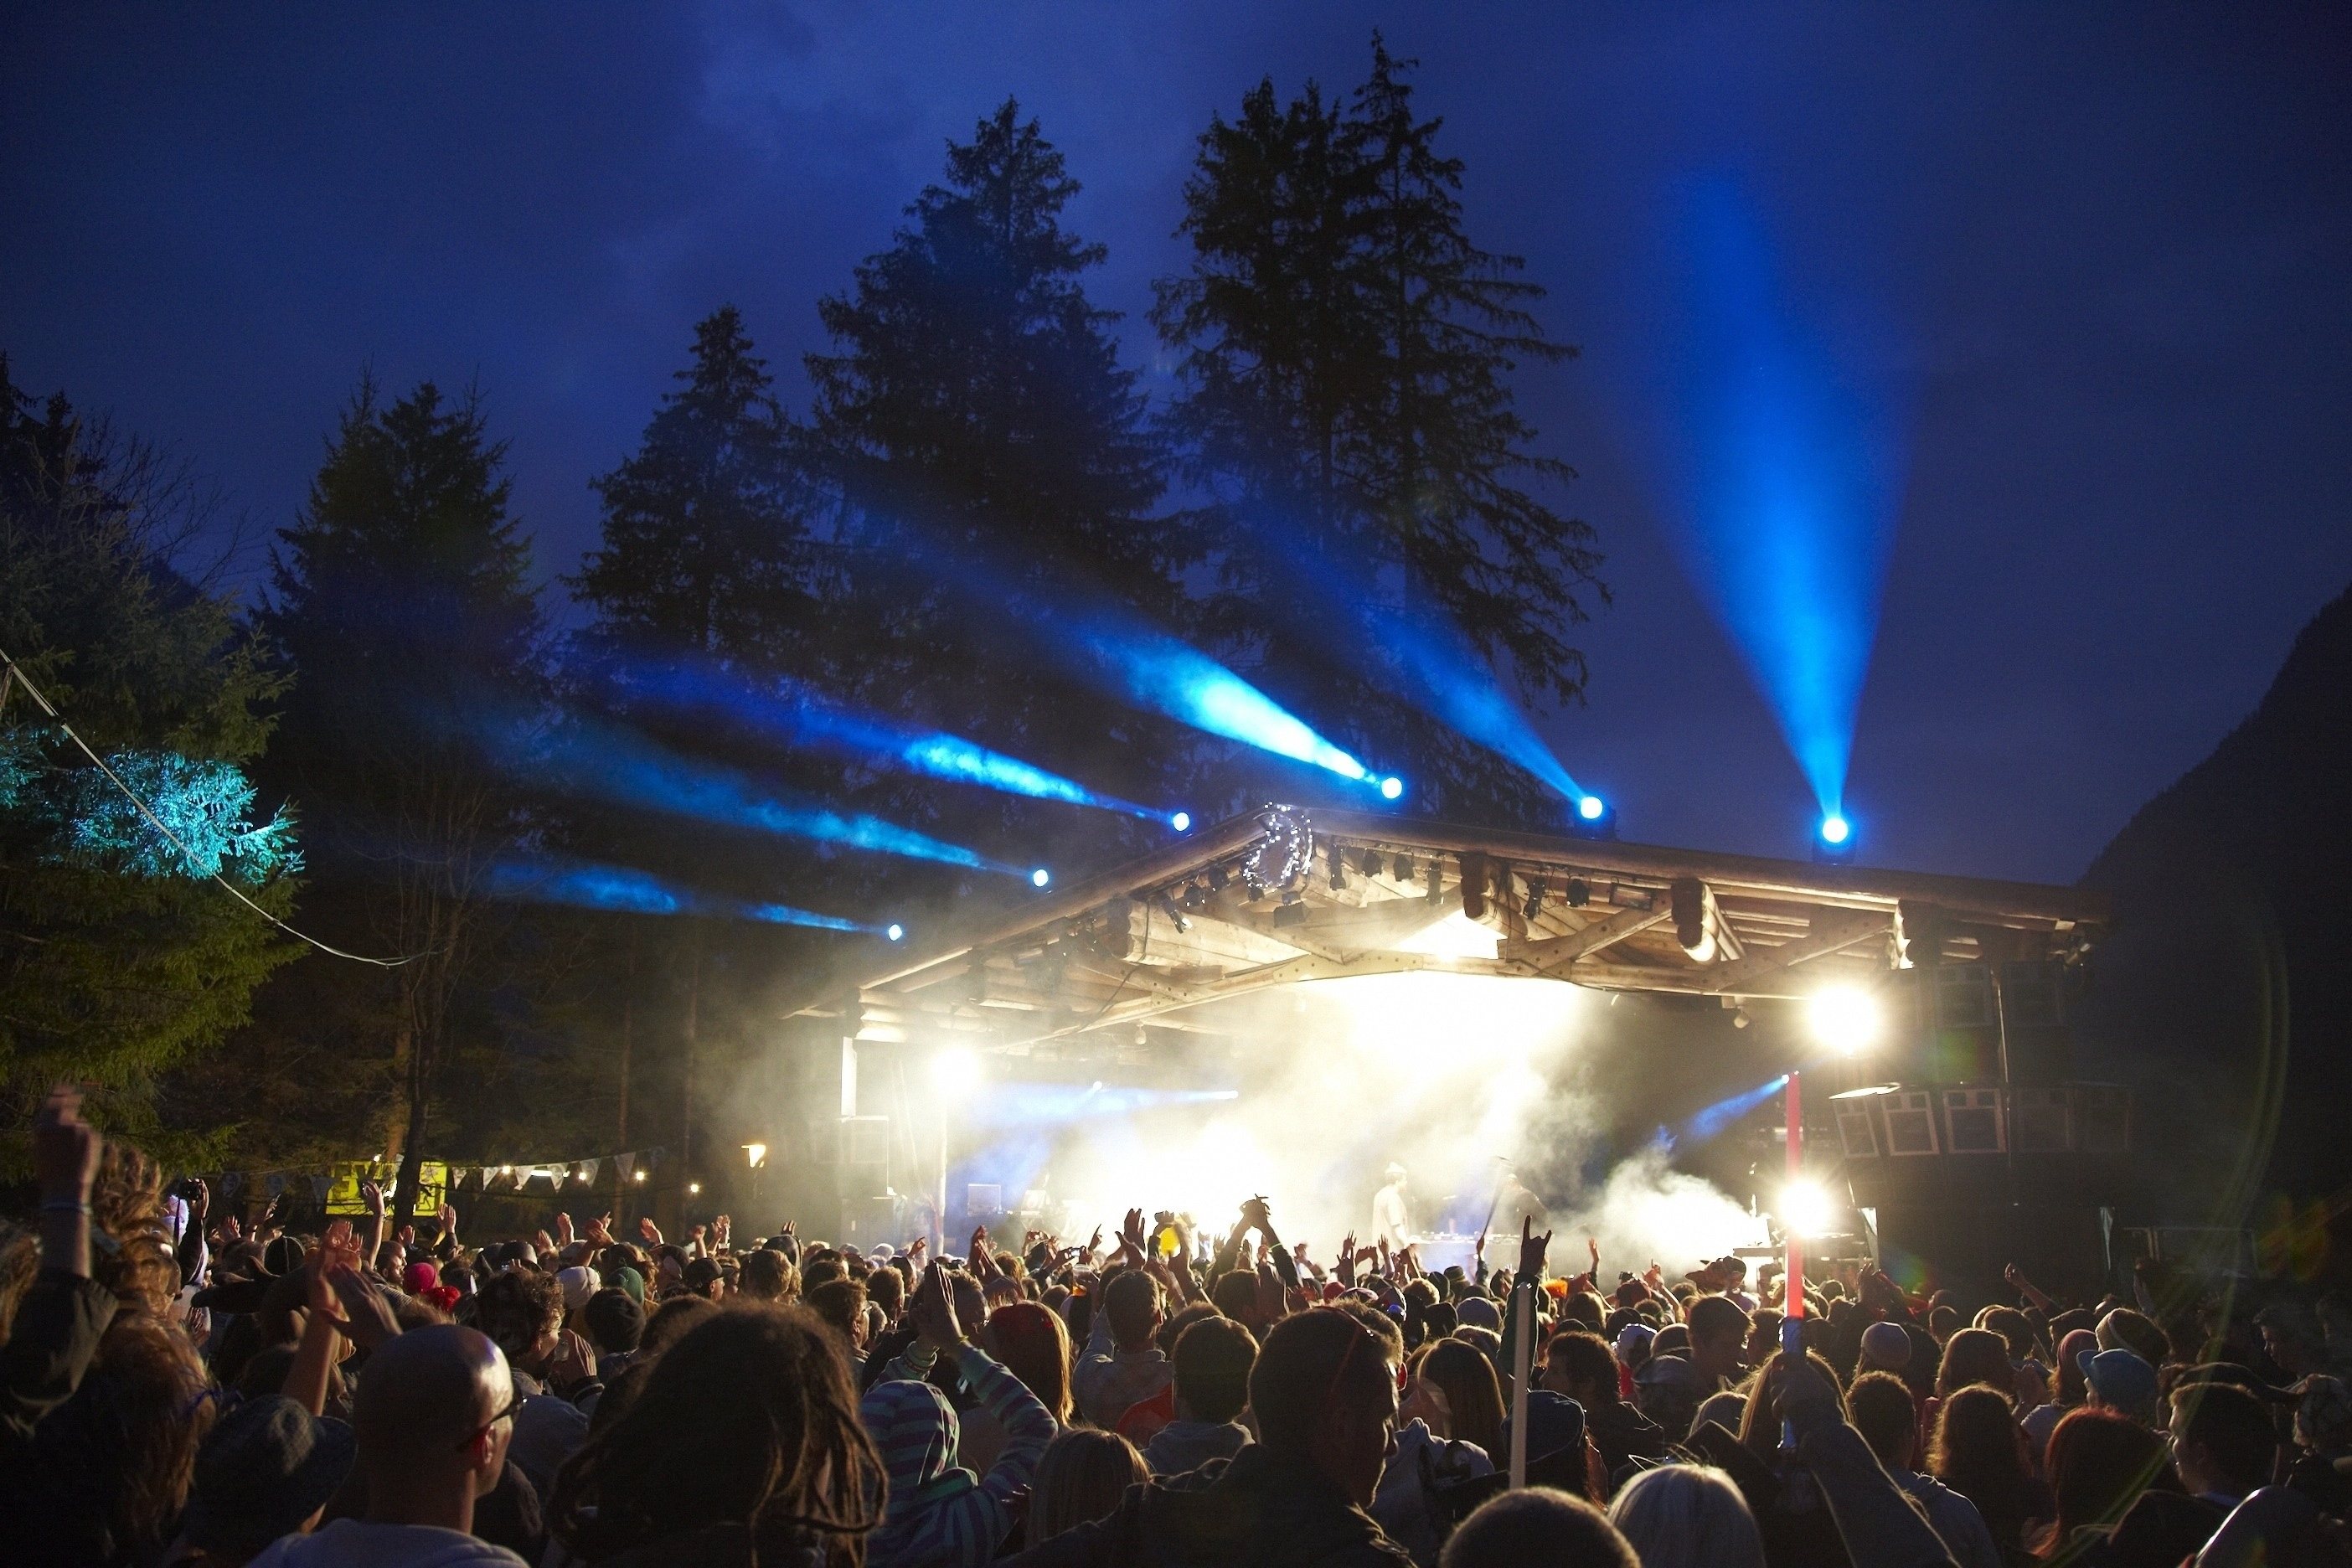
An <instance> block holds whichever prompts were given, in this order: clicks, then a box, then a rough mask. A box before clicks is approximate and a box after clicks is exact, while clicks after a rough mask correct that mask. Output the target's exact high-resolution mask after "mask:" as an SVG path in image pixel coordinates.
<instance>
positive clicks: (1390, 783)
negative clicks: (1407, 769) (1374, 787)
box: [1381, 773, 1404, 800]
mask: <svg viewBox="0 0 2352 1568" xmlns="http://www.w3.org/2000/svg"><path fill="white" fill-rule="evenodd" d="M1403 794H1404V780H1402V779H1401V778H1398V777H1397V776H1396V775H1395V774H1394V773H1391V774H1390V775H1389V776H1388V777H1387V778H1384V779H1382V780H1381V799H1382V800H1395V799H1396V798H1398V797H1399V796H1400V795H1403Z"/></svg>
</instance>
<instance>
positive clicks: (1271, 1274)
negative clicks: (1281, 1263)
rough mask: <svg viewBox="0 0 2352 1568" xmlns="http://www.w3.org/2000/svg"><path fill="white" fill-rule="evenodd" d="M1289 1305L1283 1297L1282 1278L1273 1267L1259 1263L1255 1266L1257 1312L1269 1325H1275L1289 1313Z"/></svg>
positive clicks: (1269, 1264)
mask: <svg viewBox="0 0 2352 1568" xmlns="http://www.w3.org/2000/svg"><path fill="white" fill-rule="evenodd" d="M1289 1310H1290V1305H1289V1302H1288V1301H1287V1300H1285V1299H1284V1297H1283V1293H1282V1276H1281V1275H1279V1274H1276V1272H1275V1271H1274V1265H1273V1264H1271V1263H1265V1262H1261V1263H1260V1264H1259V1265H1258V1266H1257V1312H1258V1316H1259V1317H1261V1318H1264V1319H1265V1321H1267V1322H1268V1323H1269V1324H1271V1323H1277V1322H1280V1321H1282V1319H1283V1318H1284V1317H1285V1316H1286V1315H1287V1314H1288V1312H1289Z"/></svg>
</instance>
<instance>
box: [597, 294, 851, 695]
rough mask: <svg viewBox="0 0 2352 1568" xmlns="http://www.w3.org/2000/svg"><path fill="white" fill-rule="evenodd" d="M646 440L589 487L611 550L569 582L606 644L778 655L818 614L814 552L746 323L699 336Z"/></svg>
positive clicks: (733, 319)
mask: <svg viewBox="0 0 2352 1568" xmlns="http://www.w3.org/2000/svg"><path fill="white" fill-rule="evenodd" d="M677 381H678V383H679V387H678V389H677V391H676V392H673V393H672V394H670V395H669V396H668V397H667V398H666V399H664V400H663V403H662V406H661V408H660V410H659V411H658V412H657V413H656V415H655V416H654V418H653V422H652V423H651V424H650V425H648V426H646V433H645V439H644V441H643V443H642V444H641V445H640V446H639V447H638V448H637V450H636V451H635V453H634V454H632V455H631V456H630V457H629V458H627V459H626V460H625V461H624V462H623V463H622V464H621V465H620V467H618V468H614V470H613V471H612V472H611V473H609V474H606V475H604V477H603V478H601V479H597V480H596V481H594V485H595V489H596V492H597V494H598V496H599V497H600V498H601V499H602V500H603V501H604V547H603V548H602V549H600V550H596V551H593V552H590V553H589V556H588V558H587V561H586V562H585V563H584V564H583V569H582V571H581V573H580V575H579V577H578V578H577V579H576V580H575V582H574V584H573V585H574V587H575V589H576V590H577V591H578V593H579V595H580V597H581V598H582V599H583V601H584V602H586V603H587V604H589V605H592V606H593V608H594V610H595V614H596V623H595V627H594V637H595V638H596V639H597V640H598V641H599V642H601V643H603V644H604V645H606V646H629V645H633V644H650V645H653V646H656V647H665V648H669V649H675V650H679V651H691V652H693V653H697V654H704V655H716V656H721V657H725V658H762V659H767V660H770V661H773V660H775V659H777V658H779V657H780V656H781V655H782V652H783V650H784V645H786V644H787V643H789V642H791V641H792V640H793V638H794V637H795V636H796V635H797V634H798V633H800V632H801V631H802V630H803V629H804V628H805V627H806V626H807V625H808V623H809V622H810V621H811V620H812V619H814V600H813V597H812V595H811V593H810V587H811V580H812V572H813V558H812V553H811V549H810V545H809V542H808V538H807V528H806V525H805V522H804V520H803V510H804V502H803V496H802V488H803V487H802V486H801V484H800V482H799V479H798V476H797V470H796V468H794V466H793V459H792V454H791V450H790V445H789V432H788V430H787V426H786V424H785V420H784V416H783V411H782V408H780V407H779V406H778V405H777V404H776V400H775V396H774V394H773V391H772V387H773V385H774V378H773V377H772V376H770V375H769V374H768V371H767V363H766V362H765V361H763V360H761V358H759V357H758V356H757V355H756V354H755V353H752V345H751V338H750V336H749V335H748V334H747V333H746V332H745V331H744V330H743V319H742V316H741V314H740V312H738V311H737V310H736V309H735V307H734V306H732V305H728V306H723V307H721V308H720V309H719V310H716V311H714V312H713V313H712V314H711V315H710V316H709V318H708V319H706V320H705V321H702V322H701V323H699V324H698V326H697V327H696V328H695V330H694V363H693V364H692V365H690V366H689V367H688V368H687V369H685V370H682V371H679V372H678V373H677Z"/></svg>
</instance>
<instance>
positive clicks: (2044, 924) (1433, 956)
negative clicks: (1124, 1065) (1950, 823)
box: [785, 806, 2107, 1055]
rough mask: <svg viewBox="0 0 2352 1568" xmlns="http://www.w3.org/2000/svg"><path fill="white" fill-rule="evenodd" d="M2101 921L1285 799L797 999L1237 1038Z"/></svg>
mask: <svg viewBox="0 0 2352 1568" xmlns="http://www.w3.org/2000/svg"><path fill="white" fill-rule="evenodd" d="M1335 866H1336V868H1337V873H1338V874H1337V875H1336V876H1335V875H1334V874H1333V872H1334V868H1335ZM2106 918H2107V912H2106V907H2105V900H2103V898H2102V897H2101V896H2100V895H2098V894H2096V893H2095V892H2091V891H2087V890H2084V889H2074V888H2056V887H2043V886H2039V885H2035V884H2032V883H2022V882H1999V881H1984V880H1979V879H1971V878H1962V877H1944V876H1932V875H1927V874H1924V873H1918V872H1910V871H1894V870H1883V869H1877V868H1868V867H1861V866H1839V865H1817V864H1813V863H1811V862H1806V861H1793V860H1774V859H1766V858H1759V857H1754V856H1744V855H1721V854H1709V853H1706V852H1703V851H1697V850H1688V849H1671V848H1665V847H1659V846H1654V845H1646V844H1625V843H1619V842H1616V841H1614V840H1607V839H1601V840H1596V839H1586V838H1580V837H1546V836H1541V835H1535V834H1523V833H1507V832H1499V831H1496V830H1493V829H1487V828H1474V827H1463V826H1452V825H1449V824H1445V823H1440V822H1428V821H1421V820H1415V819H1412V818H1408V817H1400V816H1385V815H1381V814H1378V813H1369V812H1346V811H1309V810H1305V809H1300V808H1294V807H1286V806H1268V807H1266V808H1265V809H1263V810H1261V811H1258V812H1254V813H1252V814H1250V815H1247V816H1239V817H1234V818H1232V819H1230V820H1228V821H1225V822H1222V823H1219V824H1217V825H1215V826H1209V827H1204V828H1202V829H1200V830H1199V831H1197V832H1195V833H1193V834H1192V835H1191V836H1189V837H1185V838H1183V839H1181V840H1179V841H1178V842H1175V843H1172V844H1171V845H1169V846H1168V847H1166V848H1165V849H1162V850H1160V851H1159V852H1158V853H1156V854H1152V855H1150V856H1146V857H1144V858H1141V859H1139V860H1135V861H1132V862H1130V863H1129V864H1127V865H1125V866H1122V867H1119V868H1117V869H1115V870H1112V871H1109V872H1107V873H1105V874H1104V875H1102V876H1099V877H1096V878H1094V879H1091V880H1088V881H1086V882H1083V883H1079V884H1075V885H1073V886H1071V887H1069V888H1067V889H1055V890H1052V891H1049V892H1044V893H1039V894H1036V895H1034V896H1031V897H1027V898H1025V899H1024V900H1022V901H1021V902H1020V903H1019V904H1017V905H1015V906H1013V907H1009V908H1005V909H1003V910H999V911H996V912H995V913H993V914H992V915H991V916H989V917H986V918H984V919H982V920H979V921H975V922H973V924H972V926H971V928H970V929H968V930H967V931H965V932H964V933H963V934H961V935H960V936H957V937H955V938H953V939H951V940H944V941H942V942H939V943H937V944H935V945H934V946H933V947H932V948H931V950H930V951H929V952H921V953H920V955H919V956H918V955H917V954H915V953H909V954H906V955H903V956H900V957H899V959H898V963H895V964H894V965H893V966H891V967H889V968H887V969H881V970H878V971H877V972H876V973H871V974H868V975H866V976H863V977H861V978H860V979H859V980H858V982H857V983H856V984H855V986H851V985H846V984H842V985H836V986H834V987H832V988H831V989H830V990H829V992H828V994H824V995H821V996H818V995H805V996H803V997H801V998H798V999H796V1000H795V1001H793V1002H789V1003H787V1004H786V1007H785V1011H786V1014H787V1016H793V1017H799V1018H806V1019H810V1020H812V1021H814V1020H818V1019H828V1018H829V1019H836V1020H840V1022H839V1023H838V1024H837V1025H835V1029H834V1030H828V1031H827V1032H828V1033H831V1032H835V1031H837V1032H838V1033H839V1034H841V1035H843V1036H845V1037H855V1038H857V1039H860V1040H868V1041H873V1042H876V1043H877V1044H878V1043H885V1042H890V1043H908V1044H916V1045H929V1044H963V1045H969V1046H972V1047H981V1048H983V1049H992V1050H999V1051H1006V1052H1013V1053H1017V1054H1036V1055H1064V1054H1087V1051H1088V1049H1089V1048H1093V1049H1098V1048H1099V1047H1101V1046H1102V1045H1104V1044H1108V1043H1111V1042H1114V1041H1115V1042H1117V1043H1118V1044H1119V1045H1120V1046H1122V1047H1133V1046H1140V1045H1146V1044H1148V1043H1149V1042H1150V1038H1151V1037H1152V1036H1153V1035H1156V1034H1158V1033H1160V1032H1161V1031H1168V1030H1174V1031H1191V1032H1209V1033H1222V1032H1223V1031H1222V1030H1221V1029H1219V1028H1218V1027H1217V1026H1216V1023H1215V1015H1216V1011H1217V1009H1216V1007H1215V1004H1216V1003H1218V1002H1221V1001H1223V1000H1224V999H1226V998H1229V997H1235V996H1241V995H1244V994H1249V993H1253V992H1258V991H1264V990H1265V989H1267V988H1269V987H1273V986H1280V985H1290V984H1299V983H1302V982H1307V981H1318V980H1330V979H1337V978H1340V977H1342V976H1348V975H1359V974H1391V973H1411V972H1440V973H1457V974H1477V975H1494V976H1500V977H1512V978H1537V979H1548V980H1553V981H1559V982H1563V983H1566V984H1577V985H1587V986H1594V987H1599V988H1602V989H1606V990H1613V991H1633V992H1664V993H1677V994H1686V995H1693V996H1715V997H1720V998H1724V999H1726V1005H1731V1004H1733V1003H1737V1002H1741V1001H1746V1000H1749V999H1756V998H1799V997H1802V996H1804V995H1806V994H1809V993H1811V992H1812V991H1814V990H1817V989H1819V988H1821V987H1822V986H1823V985H1824V984H1833V983H1836V982H1840V981H1844V982H1849V983H1856V982H1859V983H1868V982H1870V981H1872V980H1873V979H1874V978H1875V977H1876V976H1878V975H1881V974H1883V973H1885V972H1886V971H1889V970H1891V969H1894V968H1895V967H1897V966H1900V965H1904V964H1906V963H1916V962H1953V963H1958V962H1969V961H1976V960H1999V961H2016V960H2032V959H2049V958H2065V957H2070V956H2072V955H2074V954H2075V953H2078V952H2082V951H2084V948H2085V947H2086V946H2087V944H2088V943H2089V942H2090V941H2091V940H2092V939H2093V938H2094V937H2095V935H2096V933H2097V931H2098V930H2099V928H2100V927H2101V926H2102V925H2103V924H2104V922H2105V920H2106ZM1931 950H1932V951H1931Z"/></svg>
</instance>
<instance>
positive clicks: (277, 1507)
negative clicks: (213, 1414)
mask: <svg viewBox="0 0 2352 1568" xmlns="http://www.w3.org/2000/svg"><path fill="white" fill-rule="evenodd" d="M358 1452H359V1444H358V1441H357V1439H356V1438H354V1437H353V1436H352V1429H351V1428H350V1427H349V1426H345V1425H344V1424H343V1423H342V1422H341V1421H331V1420H328V1419H326V1418H324V1417H322V1416H317V1415H311V1414H310V1412H309V1411H308V1410H305V1409H303V1408H302V1406H301V1405H298V1404H296V1403H295V1402H294V1401H293V1400H291V1399H289V1398H287V1397H286V1396H285V1395H284V1394H264V1395H262V1396H261V1397H260V1398H257V1399H248V1400H246V1401H245V1402H244V1403H242V1404H240V1405H237V1406H236V1408H235V1409H233V1410H231V1411H230V1412H229V1413H228V1414H227V1415H225V1416H223V1417H222V1418H221V1420H220V1424H219V1425H218V1426H215V1427H214V1428H213V1429H212V1432H211V1434H210V1435H209V1436H206V1437H205V1442H204V1447H201V1448H199V1449H197V1450H196V1468H195V1488H194V1492H193V1493H192V1494H191V1496H190V1497H189V1499H188V1510H187V1512H186V1514H185V1515H184V1518H183V1521H182V1525H183V1528H184V1529H185V1530H186V1531H187V1533H188V1539H189V1540H190V1541H191V1542H194V1544H195V1545H197V1546H199V1547H202V1548H203V1549H204V1550H205V1551H207V1552H220V1553H222V1554H224V1555H226V1554H229V1553H239V1552H241V1553H247V1554H250V1553H253V1552H259V1551H260V1550H261V1549H262V1548H263V1547H265V1546H267V1545H268V1544H269V1543H270V1542H273V1541H275V1540H277V1539H278V1537H279V1536H281V1535H288V1534H291V1533H292V1532H293V1531H296V1530H298V1529H299V1528H300V1527H301V1524H302V1521H304V1520H306V1519H308V1518H310V1516H311V1515H312V1514H314V1513H316V1512H318V1511H319V1510H320V1508H322V1507H324V1506H325V1505H326V1503H327V1500H329V1499H330V1498H331V1497H333V1496H334V1495H335V1493H336V1492H337V1491H338V1490H340V1489H341V1487H342V1484H343V1479H344V1478H345V1477H347V1476H349V1475H350V1474H351V1473H352V1459H353V1458H356V1457H357V1455H358Z"/></svg>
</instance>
